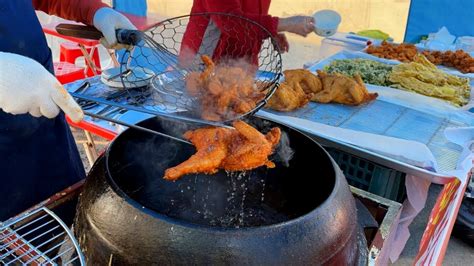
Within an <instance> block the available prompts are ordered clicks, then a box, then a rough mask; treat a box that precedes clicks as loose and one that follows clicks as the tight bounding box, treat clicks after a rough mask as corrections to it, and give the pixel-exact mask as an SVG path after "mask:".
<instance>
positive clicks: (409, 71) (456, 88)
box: [390, 55, 470, 106]
mask: <svg viewBox="0 0 474 266" xmlns="http://www.w3.org/2000/svg"><path fill="white" fill-rule="evenodd" d="M390 80H391V81H392V82H393V83H394V85H393V87H396V88H399V89H403V90H408V91H413V92H416V93H419V94H423V95H426V96H431V97H436V98H440V99H444V100H446V101H449V102H450V103H452V104H454V105H455V106H463V105H465V104H466V103H467V102H468V101H469V94H470V85H469V79H466V78H459V77H456V76H454V75H449V74H447V73H445V72H444V71H442V70H440V69H438V68H437V67H436V66H435V65H433V64H432V63H431V62H430V61H428V59H427V58H426V57H424V56H423V55H417V56H416V57H415V58H414V61H413V62H411V63H404V64H400V65H397V66H394V67H393V71H392V73H391V74H390Z"/></svg>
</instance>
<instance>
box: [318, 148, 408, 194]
mask: <svg viewBox="0 0 474 266" xmlns="http://www.w3.org/2000/svg"><path fill="white" fill-rule="evenodd" d="M326 150H327V151H328V152H329V154H330V155H331V156H332V158H333V159H334V161H336V163H337V164H338V165H339V168H341V170H342V172H343V173H344V175H345V176H346V179H347V182H348V183H349V185H351V186H354V187H357V188H360V189H362V190H365V191H368V192H370V193H373V194H376V195H379V196H382V197H384V198H387V199H390V200H394V201H397V202H403V200H404V199H405V195H406V189H405V174H404V173H401V172H399V171H396V170H393V169H391V168H387V167H384V166H381V165H379V164H375V163H372V162H370V161H368V160H365V159H363V158H360V157H357V156H354V155H351V154H349V153H345V152H342V151H340V150H336V149H333V148H326Z"/></svg>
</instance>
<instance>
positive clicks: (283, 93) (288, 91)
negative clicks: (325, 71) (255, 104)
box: [266, 69, 322, 112]
mask: <svg viewBox="0 0 474 266" xmlns="http://www.w3.org/2000/svg"><path fill="white" fill-rule="evenodd" d="M284 75H285V81H284V82H283V83H282V84H281V85H280V87H279V88H278V89H277V90H276V91H275V93H274V94H273V95H272V97H271V98H270V99H269V101H268V103H267V105H266V107H267V108H271V109H274V110H277V111H284V112H288V111H292V110H295V109H298V108H300V107H303V106H305V105H306V104H307V103H308V102H309V101H310V100H311V98H312V97H313V95H314V93H317V92H320V91H321V90H322V85H321V81H320V79H319V78H318V77H317V76H316V75H314V74H313V73H311V72H310V71H308V70H306V69H293V70H285V71H284Z"/></svg>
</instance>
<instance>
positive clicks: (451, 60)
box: [422, 50, 474, 73]
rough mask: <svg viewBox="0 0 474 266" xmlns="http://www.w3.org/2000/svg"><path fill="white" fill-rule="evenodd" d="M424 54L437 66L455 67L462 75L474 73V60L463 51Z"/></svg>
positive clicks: (425, 52) (424, 52)
mask: <svg viewBox="0 0 474 266" xmlns="http://www.w3.org/2000/svg"><path fill="white" fill-rule="evenodd" d="M422 54H423V55H424V56H426V58H427V59H428V60H430V62H431V63H433V64H435V65H444V66H447V67H453V68H455V69H457V70H459V71H461V72H462V73H474V58H473V57H472V56H470V55H469V54H468V53H466V52H464V51H463V50H457V51H456V52H451V51H446V52H439V51H423V52H422Z"/></svg>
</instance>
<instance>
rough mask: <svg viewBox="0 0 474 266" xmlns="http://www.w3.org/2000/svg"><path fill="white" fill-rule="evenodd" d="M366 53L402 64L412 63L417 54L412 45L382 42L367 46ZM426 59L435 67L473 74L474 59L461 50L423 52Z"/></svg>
mask: <svg viewBox="0 0 474 266" xmlns="http://www.w3.org/2000/svg"><path fill="white" fill-rule="evenodd" d="M367 53H368V54H372V55H375V56H377V57H380V58H385V59H395V60H398V61H401V62H403V63H408V62H412V61H413V60H414V59H415V56H416V55H417V54H418V50H417V48H416V46H414V45H413V44H407V43H402V44H390V43H388V42H386V41H383V42H382V44H381V45H380V46H374V45H369V47H367ZM421 54H423V55H424V56H426V58H427V59H428V60H429V61H430V62H431V63H433V64H435V65H444V66H447V67H453V68H455V69H457V70H459V71H461V72H462V73H474V57H472V56H470V55H469V54H468V53H466V52H464V51H463V50H457V51H455V52H452V51H446V52H440V51H423V52H421Z"/></svg>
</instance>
